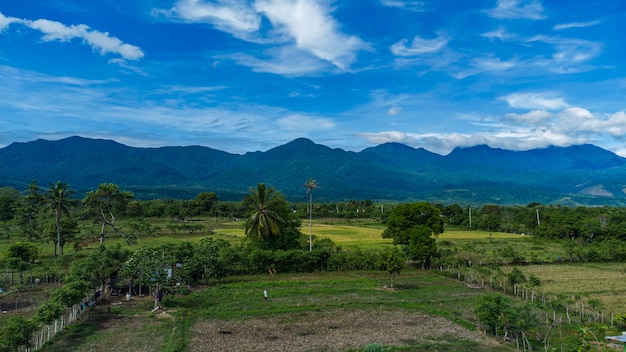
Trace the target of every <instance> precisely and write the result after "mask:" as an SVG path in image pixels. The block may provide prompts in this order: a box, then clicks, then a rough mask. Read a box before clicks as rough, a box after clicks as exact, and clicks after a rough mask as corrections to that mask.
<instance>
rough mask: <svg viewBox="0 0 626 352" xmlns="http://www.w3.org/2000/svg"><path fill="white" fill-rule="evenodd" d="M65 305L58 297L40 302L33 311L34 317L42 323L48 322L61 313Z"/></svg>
mask: <svg viewBox="0 0 626 352" xmlns="http://www.w3.org/2000/svg"><path fill="white" fill-rule="evenodd" d="M64 311H65V307H64V306H63V304H62V303H61V302H60V301H59V300H58V299H49V300H47V301H45V302H42V303H41V304H40V305H39V306H38V307H37V310H36V311H35V319H36V320H37V321H38V322H40V323H43V324H50V323H52V322H53V321H54V320H56V319H57V318H58V317H60V316H61V314H63V312H64Z"/></svg>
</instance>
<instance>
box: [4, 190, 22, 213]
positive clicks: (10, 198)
mask: <svg viewBox="0 0 626 352" xmlns="http://www.w3.org/2000/svg"><path fill="white" fill-rule="evenodd" d="M19 196H20V192H19V191H18V190H16V189H15V188H12V187H1V188H0V221H7V220H11V219H13V216H14V215H15V204H16V203H17V202H18V201H19V199H20V197H19Z"/></svg>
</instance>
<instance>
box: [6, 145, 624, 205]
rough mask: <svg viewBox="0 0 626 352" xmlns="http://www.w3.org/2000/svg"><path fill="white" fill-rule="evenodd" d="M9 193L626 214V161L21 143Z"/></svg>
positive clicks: (482, 152) (10, 168) (577, 154)
mask: <svg viewBox="0 0 626 352" xmlns="http://www.w3.org/2000/svg"><path fill="white" fill-rule="evenodd" d="M0 165H2V167H1V168H0V186H11V187H15V188H17V189H26V188H27V186H28V184H29V183H30V182H31V181H32V180H36V181H37V183H38V184H39V185H40V186H41V187H42V188H47V187H48V185H49V184H50V183H52V182H56V181H57V180H60V181H63V182H67V183H69V185H70V188H71V189H74V190H76V191H78V192H79V195H81V196H82V195H84V193H85V192H86V191H88V190H91V189H95V188H97V187H98V185H99V184H101V183H105V182H112V183H116V184H118V185H119V186H120V187H121V188H122V189H123V190H130V191H133V192H134V193H135V196H136V197H137V198H141V199H152V198H178V199H190V198H193V197H195V196H196V195H197V194H198V193H200V192H204V191H211V192H215V193H217V194H218V196H219V198H220V199H222V200H240V199H241V198H242V197H243V195H245V194H246V193H247V192H248V189H249V187H252V186H255V185H256V184H257V183H259V182H264V183H267V184H268V185H270V186H272V187H275V188H276V189H277V190H279V191H280V192H281V193H283V194H285V195H286V196H287V198H288V199H289V200H290V201H306V199H307V197H306V189H305V188H304V187H303V186H302V184H303V183H304V182H305V181H306V180H308V179H310V178H312V179H315V180H317V183H318V184H319V185H320V187H321V188H320V189H318V190H316V192H315V199H316V200H318V201H325V202H330V201H345V200H349V199H356V200H364V199H370V200H375V201H416V200H427V201H438V202H442V203H444V204H451V203H459V204H520V205H525V204H528V203H530V202H540V203H543V204H562V205H613V206H618V205H624V204H626V194H625V193H624V190H623V189H624V186H625V184H626V159H625V158H622V157H619V156H618V155H616V154H614V153H611V152H609V151H607V150H604V149H602V148H599V147H597V146H593V145H577V146H572V147H567V148H561V147H549V148H545V149H535V150H530V151H523V152H522V151H509V150H503V149H498V148H491V147H488V146H485V145H480V146H475V147H471V148H457V149H455V150H453V151H452V152H451V153H450V154H448V155H446V156H442V155H439V154H435V153H431V152H429V151H427V150H425V149H422V148H419V149H416V148H412V147H409V146H406V145H403V144H398V143H386V144H382V145H379V146H376V147H371V148H367V149H364V150H362V151H361V152H350V151H344V150H341V149H332V148H329V147H326V146H324V145H319V144H316V143H314V142H312V141H310V140H308V139H304V138H299V139H296V140H294V141H292V142H289V143H287V144H285V145H282V146H279V147H276V148H273V149H270V150H268V151H266V152H252V153H246V154H243V155H240V154H231V153H227V152H224V151H220V150H216V149H212V148H208V147H200V146H189V147H161V148H134V147H129V146H125V145H123V144H120V143H117V142H114V141H110V140H100V139H88V138H82V137H70V138H65V139H61V140H58V141H47V140H36V141H32V142H26V143H13V144H11V145H9V146H7V147H5V148H1V149H0Z"/></svg>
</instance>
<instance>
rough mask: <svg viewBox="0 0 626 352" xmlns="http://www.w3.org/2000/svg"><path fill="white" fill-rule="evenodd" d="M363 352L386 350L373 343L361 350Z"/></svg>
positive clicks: (381, 351)
mask: <svg viewBox="0 0 626 352" xmlns="http://www.w3.org/2000/svg"><path fill="white" fill-rule="evenodd" d="M361 351H362V352H385V348H384V347H383V346H382V345H381V344H379V343H376V342H373V343H368V344H367V345H365V346H363V349H362V350H361Z"/></svg>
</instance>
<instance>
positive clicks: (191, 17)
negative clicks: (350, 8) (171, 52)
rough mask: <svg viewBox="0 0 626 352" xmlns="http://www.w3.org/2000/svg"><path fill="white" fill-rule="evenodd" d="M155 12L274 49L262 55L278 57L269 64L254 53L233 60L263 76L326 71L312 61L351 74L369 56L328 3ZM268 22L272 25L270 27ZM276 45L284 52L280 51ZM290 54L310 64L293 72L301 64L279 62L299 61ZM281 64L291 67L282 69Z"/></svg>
mask: <svg viewBox="0 0 626 352" xmlns="http://www.w3.org/2000/svg"><path fill="white" fill-rule="evenodd" d="M155 12H156V13H158V14H164V15H165V16H167V17H169V18H173V19H177V20H182V21H185V22H189V23H208V24H211V25H213V26H214V27H215V28H216V29H218V30H220V31H223V32H227V33H229V34H231V35H233V36H235V37H237V38H239V39H242V40H246V41H248V42H252V43H257V44H261V45H263V44H272V45H273V48H272V50H271V51H270V52H264V51H263V50H260V51H259V52H261V53H262V55H269V56H274V57H276V59H271V60H269V61H268V60H265V59H262V58H259V57H254V56H252V55H251V54H250V53H241V54H235V55H231V58H236V61H237V62H239V63H240V64H243V65H246V66H251V67H254V68H255V71H259V72H271V73H277V74H287V75H294V74H295V75H301V74H308V73H309V72H313V71H315V70H314V69H313V67H315V68H316V69H320V68H321V67H326V66H325V65H321V64H315V65H314V64H311V62H310V61H311V58H312V57H315V58H317V59H319V60H323V61H327V62H329V63H331V64H332V65H334V66H335V67H337V68H340V69H341V70H344V71H347V70H349V69H350V66H351V64H353V63H354V62H355V61H356V57H357V52H359V51H361V50H370V47H369V45H368V44H367V43H365V42H363V41H362V40H361V39H359V38H358V37H356V36H352V35H346V34H344V33H342V32H341V30H340V28H339V27H340V26H339V24H338V23H337V21H336V20H335V19H334V18H333V17H332V16H331V8H330V7H329V5H328V2H327V1H325V0H321V1H319V0H256V1H255V2H254V3H250V2H249V1H246V0H218V1H217V2H208V1H204V0H179V1H178V2H177V3H176V4H175V6H174V7H172V8H171V9H170V10H168V11H163V10H155ZM264 17H265V18H266V19H267V20H269V23H271V25H269V24H268V25H267V26H266V23H267V22H263V19H264ZM265 27H268V28H265ZM277 45H279V46H282V47H283V48H281V49H276V48H277ZM291 48H297V49H298V50H301V51H303V52H305V53H308V54H309V55H310V57H308V58H307V60H306V63H304V64H297V66H299V67H298V68H295V69H294V68H293V67H291V66H292V65H293V63H294V62H296V61H294V62H288V63H286V62H284V61H282V60H280V57H285V54H284V53H285V52H288V53H289V56H294V55H295V54H293V50H291ZM279 52H280V53H279ZM277 53H279V54H277ZM300 56H303V55H300ZM282 64H286V66H285V67H280V65H282ZM303 68H304V69H303Z"/></svg>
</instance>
